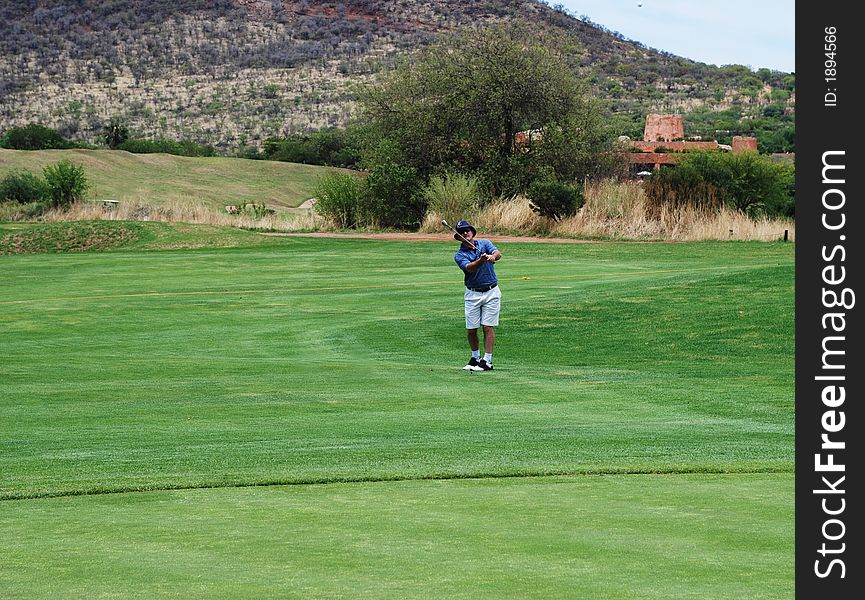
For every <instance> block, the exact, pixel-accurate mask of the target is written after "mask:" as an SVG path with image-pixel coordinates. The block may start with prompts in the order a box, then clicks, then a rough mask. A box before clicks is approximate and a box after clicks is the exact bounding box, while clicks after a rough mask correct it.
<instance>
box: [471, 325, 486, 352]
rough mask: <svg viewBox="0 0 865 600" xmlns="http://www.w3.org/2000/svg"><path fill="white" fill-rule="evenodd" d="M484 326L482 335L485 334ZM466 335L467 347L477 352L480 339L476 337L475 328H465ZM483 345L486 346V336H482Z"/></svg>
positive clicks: (476, 331)
mask: <svg viewBox="0 0 865 600" xmlns="http://www.w3.org/2000/svg"><path fill="white" fill-rule="evenodd" d="M486 330H487V328H486V326H485V327H484V335H486ZM466 337H468V339H469V348H471V349H472V352H477V350H478V349H479V348H480V340H479V339H478V330H477V329H466ZM484 346H486V337H485V338H484Z"/></svg>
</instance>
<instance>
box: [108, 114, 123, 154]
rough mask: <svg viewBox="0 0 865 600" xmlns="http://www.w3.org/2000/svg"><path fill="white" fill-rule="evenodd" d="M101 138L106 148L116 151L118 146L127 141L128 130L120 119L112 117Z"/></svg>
mask: <svg viewBox="0 0 865 600" xmlns="http://www.w3.org/2000/svg"><path fill="white" fill-rule="evenodd" d="M103 137H104V139H105V143H106V144H108V147H109V148H111V149H112V150H116V149H117V147H118V146H119V145H120V144H122V143H123V142H125V141H126V140H128V139H129V128H128V127H127V126H126V124H125V123H124V122H123V121H122V120H121V119H120V117H112V118H111V120H110V121H109V122H108V125H106V126H105V135H104V136H103Z"/></svg>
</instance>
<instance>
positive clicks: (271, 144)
mask: <svg viewBox="0 0 865 600" xmlns="http://www.w3.org/2000/svg"><path fill="white" fill-rule="evenodd" d="M354 137H355V133H354V132H353V131H350V130H342V129H335V128H328V129H322V130H321V131H317V132H315V133H311V134H307V135H290V136H288V137H287V138H271V139H269V140H267V141H266V142H265V143H264V156H265V158H267V159H269V160H279V161H285V162H294V163H302V164H308V165H324V166H331V167H349V166H354V165H356V164H357V162H358V160H359V159H360V156H359V150H358V149H357V148H356V147H355V146H356V141H355V140H354Z"/></svg>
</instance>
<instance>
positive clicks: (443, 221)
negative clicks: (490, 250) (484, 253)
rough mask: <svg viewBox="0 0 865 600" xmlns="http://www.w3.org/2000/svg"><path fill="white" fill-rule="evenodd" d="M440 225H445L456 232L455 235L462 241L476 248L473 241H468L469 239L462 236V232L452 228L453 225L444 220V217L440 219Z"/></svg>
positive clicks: (473, 248)
mask: <svg viewBox="0 0 865 600" xmlns="http://www.w3.org/2000/svg"><path fill="white" fill-rule="evenodd" d="M442 225H444V226H445V227H447V228H448V229H450V230H451V231H453V232H454V233H455V234H457V235H458V236H459V238H460V239H461V240H462V241H464V242H465V243H466V244H468V245H469V246H470V247H471V249H472V250H477V248H476V247H475V243H474V242H470V241H469V240H467V239H466V238H465V237H463V234H461V233H460V232H459V231H457V230H456V229H454V228H453V227H451V226H450V225H449V224H448V222H447V221H445V220H444V219H442Z"/></svg>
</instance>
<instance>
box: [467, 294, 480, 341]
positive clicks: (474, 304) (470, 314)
mask: <svg viewBox="0 0 865 600" xmlns="http://www.w3.org/2000/svg"><path fill="white" fill-rule="evenodd" d="M481 297H482V296H481V294H479V293H478V292H473V291H471V290H466V291H465V295H464V299H465V308H466V337H467V338H468V340H469V347H470V348H471V349H472V352H477V350H478V348H479V347H480V343H479V340H478V327H480V326H481V303H480V300H481Z"/></svg>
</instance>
